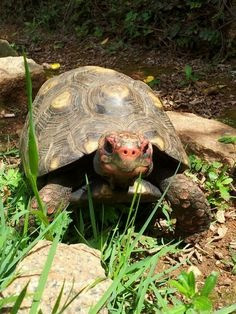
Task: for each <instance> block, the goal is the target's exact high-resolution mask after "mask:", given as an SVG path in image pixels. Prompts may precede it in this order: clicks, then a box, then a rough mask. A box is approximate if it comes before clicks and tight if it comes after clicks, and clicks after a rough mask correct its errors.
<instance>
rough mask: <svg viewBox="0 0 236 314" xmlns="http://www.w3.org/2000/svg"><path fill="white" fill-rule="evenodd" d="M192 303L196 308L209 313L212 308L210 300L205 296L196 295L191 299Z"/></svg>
mask: <svg viewBox="0 0 236 314" xmlns="http://www.w3.org/2000/svg"><path fill="white" fill-rule="evenodd" d="M193 304H194V307H195V309H196V310H198V311H200V313H202V312H203V311H206V313H211V310H212V302H211V301H210V300H209V299H208V298H207V297H206V296H202V295H200V296H197V297H195V298H194V300H193Z"/></svg>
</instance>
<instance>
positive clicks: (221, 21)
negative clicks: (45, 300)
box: [0, 0, 235, 56]
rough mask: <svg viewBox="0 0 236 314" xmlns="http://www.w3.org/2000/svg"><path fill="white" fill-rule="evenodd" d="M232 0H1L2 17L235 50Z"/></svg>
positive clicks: (155, 43) (152, 42)
mask: <svg viewBox="0 0 236 314" xmlns="http://www.w3.org/2000/svg"><path fill="white" fill-rule="evenodd" d="M234 10H235V4H233V0H163V1H157V0H133V1H130V0H107V1H92V0H69V1H63V0H55V1H50V0H44V1H39V0H34V1H32V0H2V1H1V3H0V12H1V14H0V20H2V21H6V20H14V21H15V20H17V21H19V22H23V23H25V26H26V27H27V28H28V30H29V31H31V32H33V31H35V30H37V29H38V28H45V29H47V30H57V31H58V32H60V33H61V32H62V31H64V32H65V33H70V34H72V33H75V34H76V35H77V36H78V38H79V39H84V38H86V37H87V36H94V37H97V38H98V39H99V40H100V39H101V40H104V39H106V38H107V37H109V38H111V39H115V40H116V41H117V43H118V45H119V44H120V45H122V43H124V42H131V43H137V42H138V43H141V44H142V45H143V46H146V47H163V46H164V47H165V48H166V49H169V48H173V47H174V48H178V49H186V48H187V49H189V50H192V51H194V52H201V53H204V52H205V53H206V55H207V56H211V55H215V54H216V53H221V54H222V53H225V52H226V51H227V52H230V53H232V51H233V48H234V47H233V39H234V36H235V35H232V29H233V27H234V26H233V21H234V19H235V13H234Z"/></svg>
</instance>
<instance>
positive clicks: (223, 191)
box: [219, 185, 230, 201]
mask: <svg viewBox="0 0 236 314" xmlns="http://www.w3.org/2000/svg"><path fill="white" fill-rule="evenodd" d="M219 191H220V196H221V197H222V198H223V199H224V200H226V201H228V200H229V199H230V194H229V191H228V188H226V187H225V186H223V185H220V186H219Z"/></svg>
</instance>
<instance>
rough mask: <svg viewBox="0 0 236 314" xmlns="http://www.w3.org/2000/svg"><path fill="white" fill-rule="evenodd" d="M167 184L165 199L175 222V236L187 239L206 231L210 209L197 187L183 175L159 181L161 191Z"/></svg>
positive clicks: (209, 218) (209, 219)
mask: <svg viewBox="0 0 236 314" xmlns="http://www.w3.org/2000/svg"><path fill="white" fill-rule="evenodd" d="M169 183H170V186H169V189H168V191H167V193H166V197H167V199H168V200H169V201H170V203H171V207H172V209H173V216H174V217H175V218H176V220H177V221H176V234H177V235H182V236H184V237H188V236H190V235H193V234H197V233H200V232H203V231H205V230H207V229H208V228H209V225H210V221H211V213H210V207H209V204H208V202H207V200H206V198H205V195H204V193H203V192H202V190H201V189H200V188H199V187H198V185H197V184H196V183H194V182H193V181H192V180H191V179H190V178H188V177H186V176H185V175H184V174H176V175H175V176H171V177H165V178H163V179H162V180H160V181H159V185H160V188H161V190H162V191H164V190H165V189H166V188H167V186H168V184H169ZM190 239H191V237H190Z"/></svg>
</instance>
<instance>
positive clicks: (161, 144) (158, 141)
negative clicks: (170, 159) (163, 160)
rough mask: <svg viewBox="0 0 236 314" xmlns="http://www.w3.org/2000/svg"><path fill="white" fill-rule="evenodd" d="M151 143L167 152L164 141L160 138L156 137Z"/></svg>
mask: <svg viewBox="0 0 236 314" xmlns="http://www.w3.org/2000/svg"><path fill="white" fill-rule="evenodd" d="M151 143H153V144H156V145H157V147H158V148H159V149H160V150H162V151H164V150H165V143H164V141H163V139H162V138H161V137H160V136H155V137H153V138H152V139H151Z"/></svg>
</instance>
